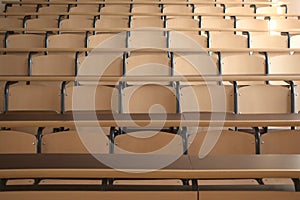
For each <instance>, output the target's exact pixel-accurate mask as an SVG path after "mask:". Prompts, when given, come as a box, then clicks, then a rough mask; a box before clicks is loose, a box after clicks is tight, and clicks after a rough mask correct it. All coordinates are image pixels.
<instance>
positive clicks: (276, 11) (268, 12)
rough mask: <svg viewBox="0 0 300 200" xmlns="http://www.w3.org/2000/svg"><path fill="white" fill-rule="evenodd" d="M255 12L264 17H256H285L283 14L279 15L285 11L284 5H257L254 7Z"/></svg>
mask: <svg viewBox="0 0 300 200" xmlns="http://www.w3.org/2000/svg"><path fill="white" fill-rule="evenodd" d="M256 13H257V14H263V15H265V16H264V17H256V18H258V19H264V18H265V17H270V18H271V19H278V18H279V19H280V18H285V16H280V15H282V14H285V13H286V8H285V7H279V6H272V7H271V6H266V7H259V8H257V9H256ZM272 15H279V16H272Z"/></svg>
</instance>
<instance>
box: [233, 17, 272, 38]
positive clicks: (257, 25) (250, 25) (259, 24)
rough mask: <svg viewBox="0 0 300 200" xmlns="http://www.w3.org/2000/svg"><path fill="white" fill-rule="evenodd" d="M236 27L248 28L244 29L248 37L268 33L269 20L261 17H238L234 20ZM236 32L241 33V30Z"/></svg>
mask: <svg viewBox="0 0 300 200" xmlns="http://www.w3.org/2000/svg"><path fill="white" fill-rule="evenodd" d="M236 28H237V29H243V30H250V31H245V32H246V33H248V36H249V35H250V37H252V36H254V35H261V34H269V31H270V25H269V21H268V20H263V19H250V18H249V19H239V20H237V21H236ZM255 30H259V31H255ZM237 34H242V32H240V31H238V32H237Z"/></svg>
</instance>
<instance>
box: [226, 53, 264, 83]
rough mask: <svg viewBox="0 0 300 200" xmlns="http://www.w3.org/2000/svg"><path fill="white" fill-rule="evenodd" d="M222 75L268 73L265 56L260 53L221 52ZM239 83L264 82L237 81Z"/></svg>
mask: <svg viewBox="0 0 300 200" xmlns="http://www.w3.org/2000/svg"><path fill="white" fill-rule="evenodd" d="M220 69H221V74H222V75H234V74H235V75H264V74H266V59H265V56H263V55H259V54H253V55H249V54H232V55H228V56H226V53H225V56H223V54H221V67H220ZM237 84H238V85H249V84H263V81H237Z"/></svg>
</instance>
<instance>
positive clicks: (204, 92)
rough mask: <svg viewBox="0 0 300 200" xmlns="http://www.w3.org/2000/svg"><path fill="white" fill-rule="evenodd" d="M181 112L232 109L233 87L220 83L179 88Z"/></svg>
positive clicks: (229, 110)
mask: <svg viewBox="0 0 300 200" xmlns="http://www.w3.org/2000/svg"><path fill="white" fill-rule="evenodd" d="M180 108H181V112H229V113H233V111H234V98H233V87H231V86H220V85H209V84H207V85H193V86H184V87H182V88H181V89H180Z"/></svg>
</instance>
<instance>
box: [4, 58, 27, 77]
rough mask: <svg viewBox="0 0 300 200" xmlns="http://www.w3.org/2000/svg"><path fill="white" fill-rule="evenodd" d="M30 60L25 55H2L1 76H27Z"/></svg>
mask: <svg viewBox="0 0 300 200" xmlns="http://www.w3.org/2000/svg"><path fill="white" fill-rule="evenodd" d="M28 74H29V71H28V58H27V56H23V55H14V54H12V55H11V54H7V55H0V75H1V76H3V75H4V76H6V75H7V76H15V75H16V76H27V75H28Z"/></svg>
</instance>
